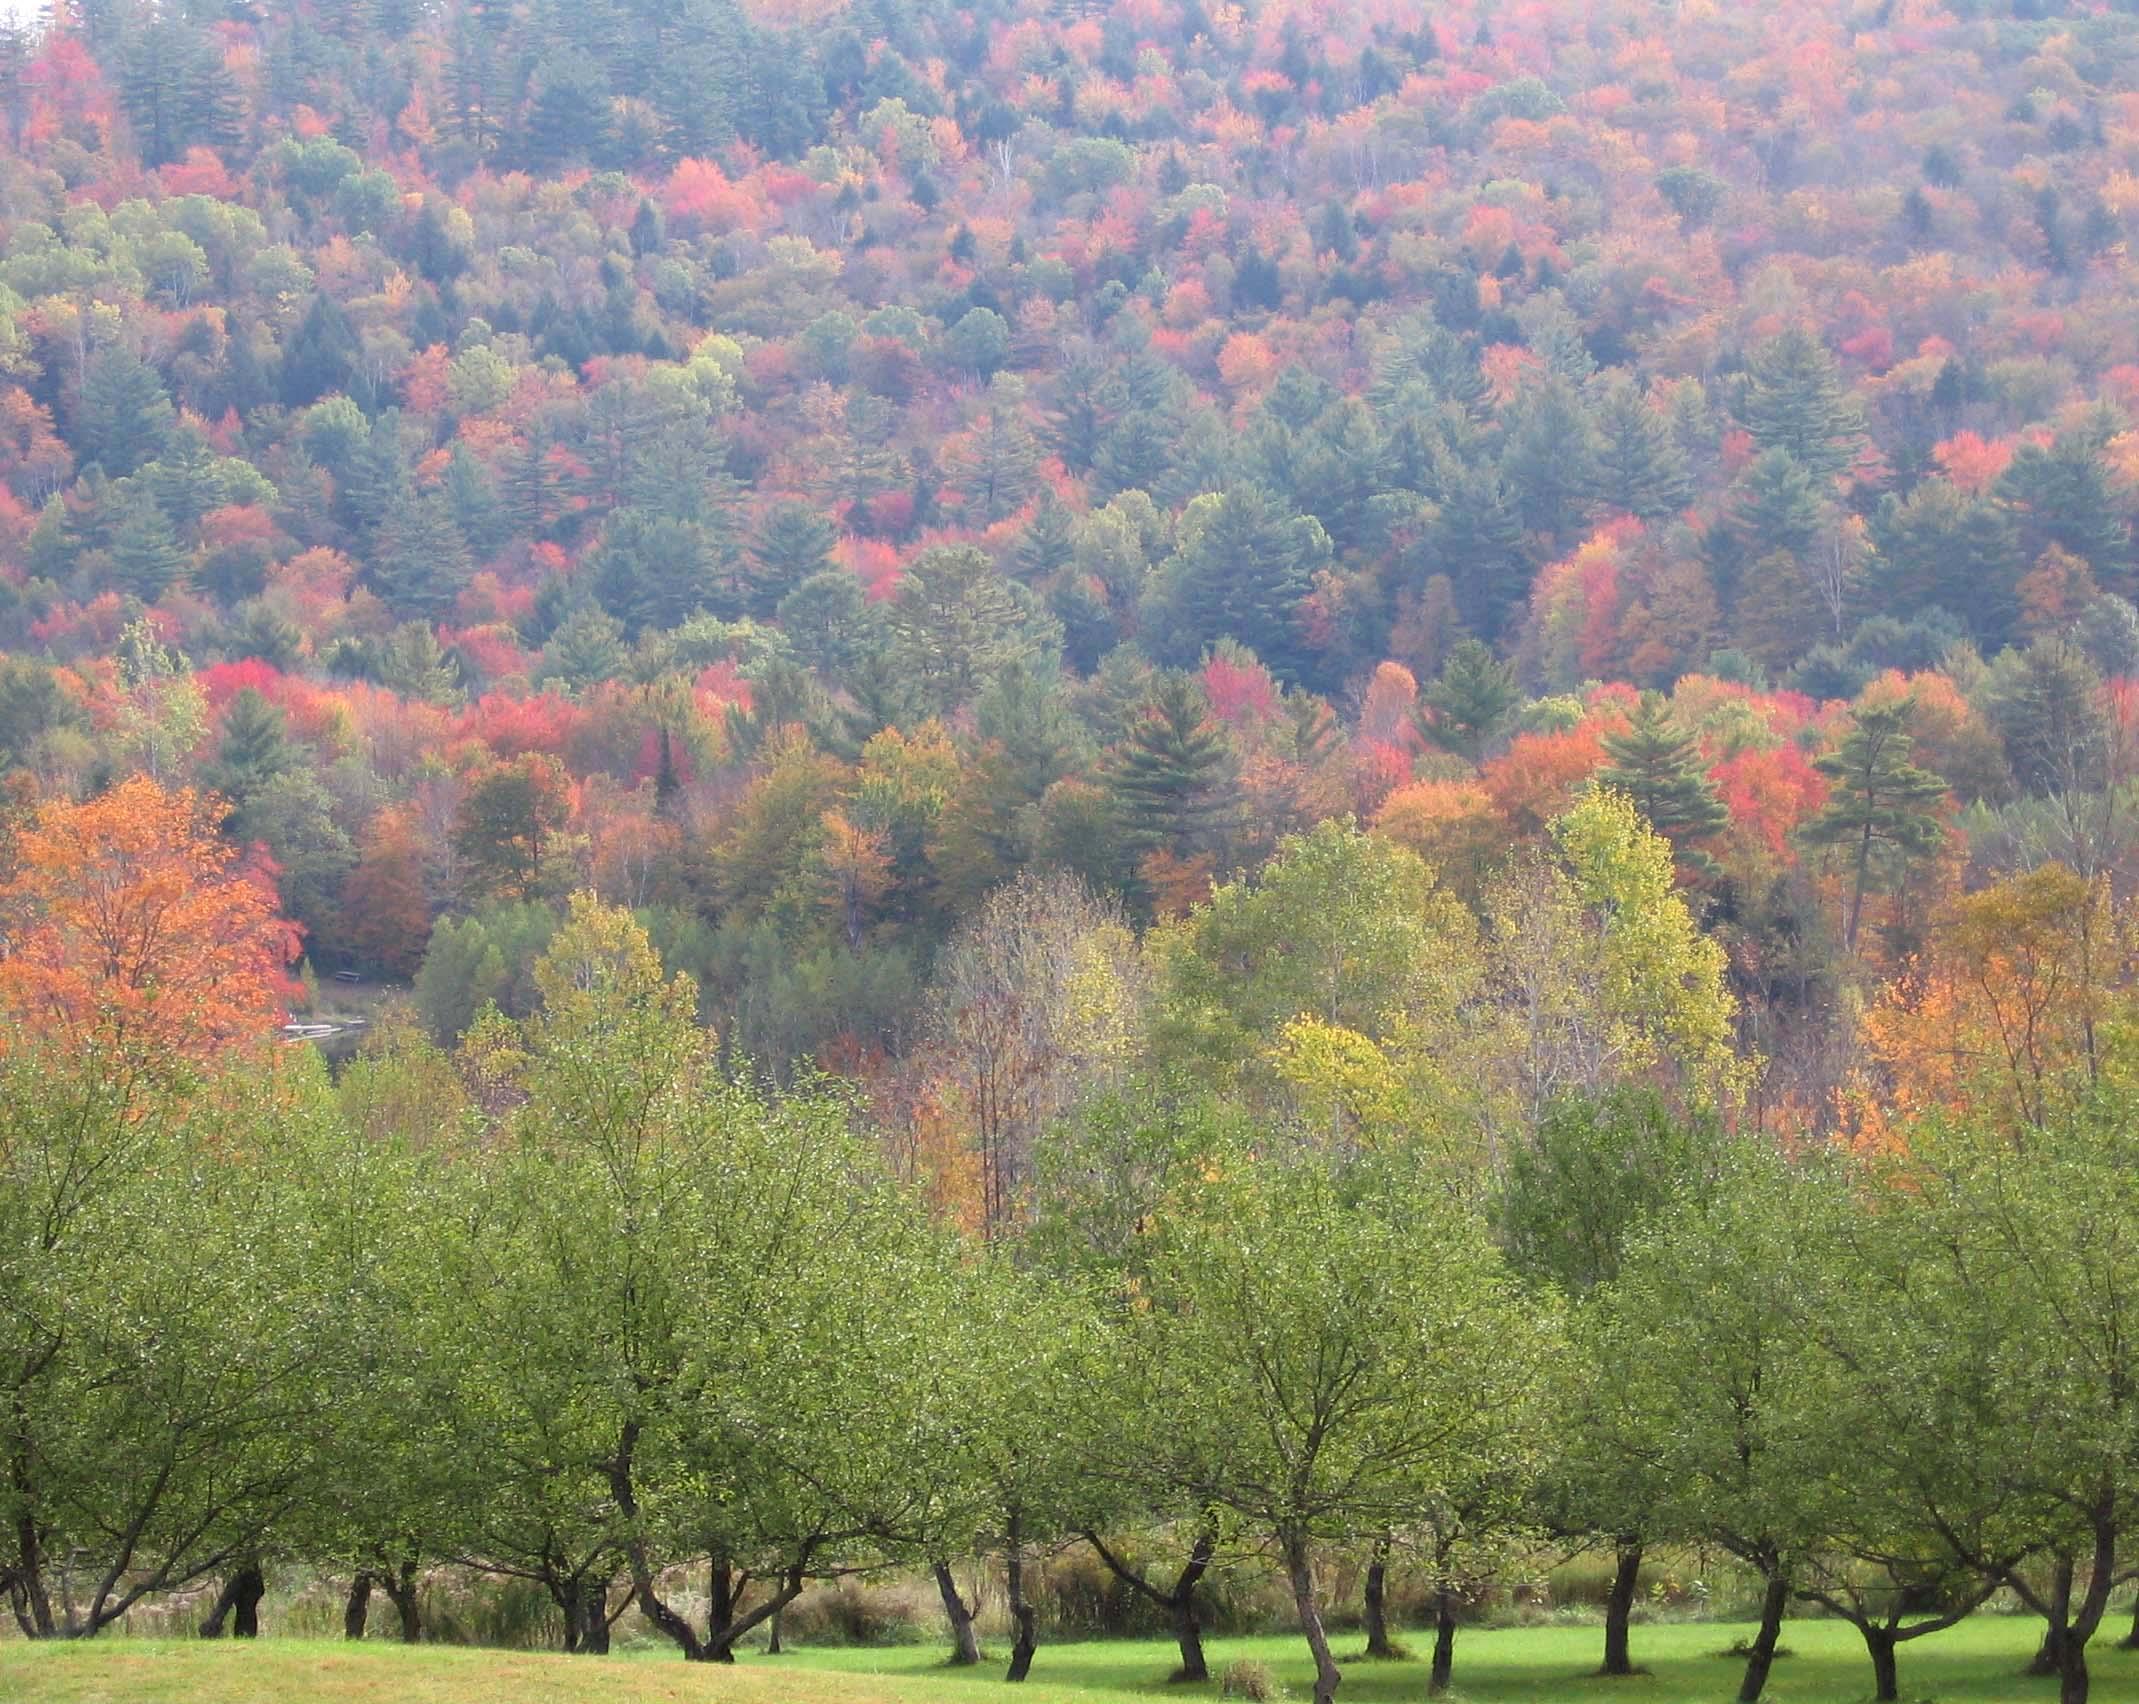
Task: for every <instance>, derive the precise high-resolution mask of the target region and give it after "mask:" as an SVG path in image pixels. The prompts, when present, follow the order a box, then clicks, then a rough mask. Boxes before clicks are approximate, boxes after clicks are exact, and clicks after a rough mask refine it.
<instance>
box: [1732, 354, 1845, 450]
mask: <svg viewBox="0 0 2139 1704" xmlns="http://www.w3.org/2000/svg"><path fill="white" fill-rule="evenodd" d="M1739 416H1740V418H1741V419H1742V420H1743V421H1744V422H1745V429H1746V430H1747V431H1748V432H1750V433H1752V435H1753V442H1754V443H1756V444H1758V445H1759V446H1760V447H1761V448H1762V449H1763V450H1786V451H1788V452H1789V454H1790V455H1791V456H1792V457H1794V458H1795V459H1796V461H1797V462H1798V463H1799V464H1800V465H1801V466H1803V467H1804V468H1806V469H1807V470H1809V471H1810V472H1811V473H1813V474H1814V475H1815V476H1816V477H1818V478H1821V479H1833V478H1835V477H1836V476H1837V475H1839V474H1841V473H1842V472H1844V471H1845V470H1846V469H1847V468H1848V467H1849V464H1850V463H1851V462H1852V461H1854V460H1855V459H1856V455H1857V448H1858V446H1859V445H1860V444H1862V443H1863V441H1864V411H1863V410H1862V409H1861V408H1859V407H1858V406H1857V404H1856V401H1855V400H1854V399H1853V398H1852V397H1851V396H1850V395H1849V393H1848V391H1847V390H1846V389H1845V388H1844V387H1843V384H1842V375H1841V372H1840V370H1839V369H1838V368H1837V367H1836V365H1835V360H1834V357H1833V356H1832V355H1830V354H1828V352H1827V350H1826V348H1825V347H1824V346H1823V345H1822V344H1821V343H1820V341H1819V340H1818V339H1817V338H1815V337H1814V336H1813V335H1812V333H1811V332H1809V331H1807V330H1805V329H1804V328H1803V327H1802V326H1793V327H1792V328H1791V329H1790V330H1788V331H1786V332H1784V333H1782V335H1781V336H1779V337H1776V338H1774V339H1772V340H1771V341H1770V342H1768V343H1765V344H1763V345H1762V346H1761V347H1760V349H1758V350H1757V351H1756V352H1755V353H1754V355H1753V359H1752V364H1751V371H1750V373H1749V375H1748V378H1747V383H1746V391H1745V400H1744V403H1743V405H1742V407H1741V408H1740V410H1739Z"/></svg>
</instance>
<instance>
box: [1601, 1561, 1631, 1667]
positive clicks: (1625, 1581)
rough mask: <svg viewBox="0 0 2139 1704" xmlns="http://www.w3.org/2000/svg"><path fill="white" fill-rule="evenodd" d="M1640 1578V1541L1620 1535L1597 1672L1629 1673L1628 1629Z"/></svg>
mask: <svg viewBox="0 0 2139 1704" xmlns="http://www.w3.org/2000/svg"><path fill="white" fill-rule="evenodd" d="M1640 1579H1641V1541H1640V1540H1639V1539H1632V1538H1622V1539H1621V1540H1620V1541H1619V1547H1618V1553H1617V1560H1616V1563H1615V1565H1614V1567H1613V1569H1612V1595H1611V1596H1610V1597H1609V1598H1607V1599H1606V1600H1605V1604H1604V1666H1603V1667H1602V1668H1600V1669H1599V1670H1598V1671H1597V1672H1598V1673H1599V1674H1608V1675H1629V1674H1632V1673H1633V1672H1634V1657H1633V1652H1632V1650H1631V1648H1630V1644H1629V1640H1628V1630H1629V1628H1630V1627H1631V1626H1632V1623H1633V1617H1634V1592H1635V1588H1636V1586H1637V1585H1638V1584H1639V1583H1640Z"/></svg>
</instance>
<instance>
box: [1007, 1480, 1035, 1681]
mask: <svg viewBox="0 0 2139 1704" xmlns="http://www.w3.org/2000/svg"><path fill="white" fill-rule="evenodd" d="M1009 1538H1010V1542H1009V1545H1008V1546H1007V1550H1006V1562H1005V1568H1004V1572H1005V1576H1006V1578H1007V1580H1008V1583H1009V1587H1010V1623H1011V1625H1012V1626H1013V1627H1015V1628H1016V1629H1017V1635H1016V1637H1015V1638H1014V1639H1013V1640H1012V1641H1011V1645H1010V1668H1009V1670H1008V1672H1007V1673H1005V1674H1004V1676H1003V1679H1004V1680H1006V1681H1019V1680H1023V1679H1024V1678H1025V1677H1026V1676H1027V1675H1028V1674H1030V1673H1031V1672H1032V1654H1033V1652H1034V1651H1035V1650H1036V1649H1038V1647H1039V1639H1038V1636H1037V1633H1036V1629H1037V1627H1038V1625H1039V1613H1038V1612H1037V1611H1036V1610H1035V1609H1034V1608H1033V1607H1032V1605H1031V1604H1029V1603H1027V1602H1026V1601H1025V1538H1024V1533H1023V1532H1022V1530H1021V1522H1020V1521H1019V1519H1018V1517H1017V1516H1016V1515H1014V1514H1013V1515H1012V1516H1011V1517H1010V1534H1009Z"/></svg>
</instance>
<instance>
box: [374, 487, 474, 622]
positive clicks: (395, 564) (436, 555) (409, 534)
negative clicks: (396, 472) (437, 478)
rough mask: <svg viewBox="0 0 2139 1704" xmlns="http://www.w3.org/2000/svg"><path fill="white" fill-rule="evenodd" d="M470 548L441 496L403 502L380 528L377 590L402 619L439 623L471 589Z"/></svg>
mask: <svg viewBox="0 0 2139 1704" xmlns="http://www.w3.org/2000/svg"><path fill="white" fill-rule="evenodd" d="M471 571H472V566H471V564H470V563H469V560H468V546H467V544H466V542H465V541H464V540H463V539H462V538H461V536H460V529H459V528H458V527H457V526H455V525H454V524H453V514H452V511H451V509H450V508H449V507H448V506H447V503H446V499H445V498H444V497H443V496H441V495H440V494H438V493H436V492H429V493H426V494H424V495H423V496H420V497H408V496H404V497H402V498H401V499H400V500H399V501H398V502H397V503H396V504H395V506H394V508H393V510H392V511H391V512H390V513H389V514H388V515H387V517H386V520H385V522H384V524H382V525H381V526H380V528H379V538H378V547H377V550H376V552H375V554H374V555H373V558H372V563H371V573H370V580H371V583H372V587H373V589H374V590H375V591H377V592H378V594H379V596H380V597H382V598H384V599H385V600H386V602H387V603H388V605H390V606H391V607H392V608H393V610H394V611H395V612H396V613H397V614H400V615H408V616H415V617H418V618H420V619H422V620H426V621H431V620H436V619H437V618H438V617H439V616H441V615H443V614H444V613H445V612H446V611H447V610H448V609H450V608H451V607H452V604H453V600H454V599H455V598H456V597H458V596H459V595H460V591H461V588H462V587H463V586H464V585H466V584H467V583H468V576H469V574H470V572H471Z"/></svg>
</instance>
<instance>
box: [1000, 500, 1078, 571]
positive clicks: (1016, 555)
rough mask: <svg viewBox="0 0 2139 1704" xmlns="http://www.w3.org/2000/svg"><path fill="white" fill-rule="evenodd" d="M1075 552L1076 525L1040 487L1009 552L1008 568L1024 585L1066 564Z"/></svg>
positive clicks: (1057, 502)
mask: <svg viewBox="0 0 2139 1704" xmlns="http://www.w3.org/2000/svg"><path fill="white" fill-rule="evenodd" d="M1076 554H1077V529H1076V526H1075V524H1074V522H1073V521H1072V520H1071V518H1070V512H1069V509H1068V507H1067V506H1066V505H1064V504H1063V503H1061V502H1060V501H1058V500H1057V499H1056V497H1055V494H1054V493H1053V492H1052V491H1043V492H1042V493H1041V495H1040V501H1039V505H1038V506H1037V507H1036V508H1035V509H1034V510H1033V512H1032V519H1031V520H1030V521H1029V522H1027V523H1026V526H1025V530H1024V532H1023V533H1021V534H1020V535H1019V537H1018V541H1017V544H1016V546H1015V548H1014V549H1013V550H1012V551H1011V553H1010V569H1011V572H1012V573H1014V574H1015V575H1016V576H1017V577H1018V578H1019V579H1020V580H1023V581H1024V582H1025V583H1026V584H1027V585H1031V584H1032V583H1033V582H1034V581H1037V580H1045V579H1047V578H1049V577H1050V576H1051V575H1054V574H1058V573H1060V572H1061V571H1062V570H1063V569H1064V568H1067V567H1068V566H1069V565H1070V563H1071V561H1072V560H1073V559H1074V558H1075V556H1076Z"/></svg>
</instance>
